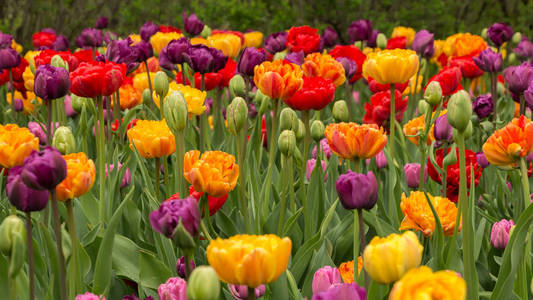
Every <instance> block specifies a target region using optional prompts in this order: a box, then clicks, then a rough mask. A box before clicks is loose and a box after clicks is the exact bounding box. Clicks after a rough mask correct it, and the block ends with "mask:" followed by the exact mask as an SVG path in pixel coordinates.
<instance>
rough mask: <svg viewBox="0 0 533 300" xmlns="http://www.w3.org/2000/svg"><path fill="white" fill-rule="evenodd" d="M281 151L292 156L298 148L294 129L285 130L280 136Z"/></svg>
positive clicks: (279, 145)
mask: <svg viewBox="0 0 533 300" xmlns="http://www.w3.org/2000/svg"><path fill="white" fill-rule="evenodd" d="M278 147H279V151H280V152H281V153H283V154H284V155H287V156H291V155H292V154H293V153H294V149H295V148H296V136H295V135H294V132H293V131H292V130H283V131H282V132H281V133H280V134H279V138H278Z"/></svg>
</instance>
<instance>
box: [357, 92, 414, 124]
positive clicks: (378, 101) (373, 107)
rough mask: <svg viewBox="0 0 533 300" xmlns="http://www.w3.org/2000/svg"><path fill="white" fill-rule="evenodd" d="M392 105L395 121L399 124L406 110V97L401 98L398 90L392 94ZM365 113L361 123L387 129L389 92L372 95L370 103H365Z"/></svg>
mask: <svg viewBox="0 0 533 300" xmlns="http://www.w3.org/2000/svg"><path fill="white" fill-rule="evenodd" d="M394 105H395V106H394V108H395V111H396V120H397V121H398V122H401V121H402V118H403V113H404V112H405V110H406V109H407V97H404V98H402V93H401V92H400V91H399V90H396V91H395V93H394ZM365 111H366V113H365V116H364V117H363V123H365V124H376V125H378V126H383V127H385V128H389V126H388V125H387V124H388V121H389V117H390V90H388V91H383V92H379V93H377V94H374V95H372V97H370V102H369V103H365ZM386 122H387V123H386ZM385 125H386V126H385Z"/></svg>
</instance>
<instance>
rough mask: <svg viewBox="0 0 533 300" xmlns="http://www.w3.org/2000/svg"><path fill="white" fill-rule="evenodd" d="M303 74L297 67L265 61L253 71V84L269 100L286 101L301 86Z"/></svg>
mask: <svg viewBox="0 0 533 300" xmlns="http://www.w3.org/2000/svg"><path fill="white" fill-rule="evenodd" d="M302 77H303V72H302V69H300V67H299V66H297V65H295V64H292V63H289V62H285V61H281V60H276V61H273V62H269V61H266V62H264V63H262V64H260V65H259V66H257V67H255V69H254V83H255V85H256V86H257V87H258V89H259V90H260V91H261V93H263V94H265V95H267V96H268V97H270V99H273V100H278V99H282V100H284V99H288V98H290V97H292V96H293V95H294V93H296V92H297V91H298V90H299V89H300V88H301V87H302V85H303V79H302Z"/></svg>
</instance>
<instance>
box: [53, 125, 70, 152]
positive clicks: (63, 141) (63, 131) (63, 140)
mask: <svg viewBox="0 0 533 300" xmlns="http://www.w3.org/2000/svg"><path fill="white" fill-rule="evenodd" d="M52 146H54V147H56V148H57V150H59V152H61V154H63V155H65V154H69V153H72V152H74V151H75V150H76V140H75V139H74V135H73V134H72V131H71V130H70V128H68V127H65V126H61V127H59V128H58V129H57V130H56V131H55V132H54V137H53V139H52Z"/></svg>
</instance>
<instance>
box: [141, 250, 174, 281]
mask: <svg viewBox="0 0 533 300" xmlns="http://www.w3.org/2000/svg"><path fill="white" fill-rule="evenodd" d="M171 276H172V272H171V271H170V270H169V269H168V267H167V266H165V264H164V263H163V262H162V261H161V260H159V259H157V258H156V257H155V256H154V255H153V254H151V253H149V252H147V251H145V250H141V251H140V252H139V283H140V284H141V285H142V286H144V287H147V288H151V289H157V287H158V286H159V285H160V284H162V283H165V281H167V279H168V278H170V277H171Z"/></svg>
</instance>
